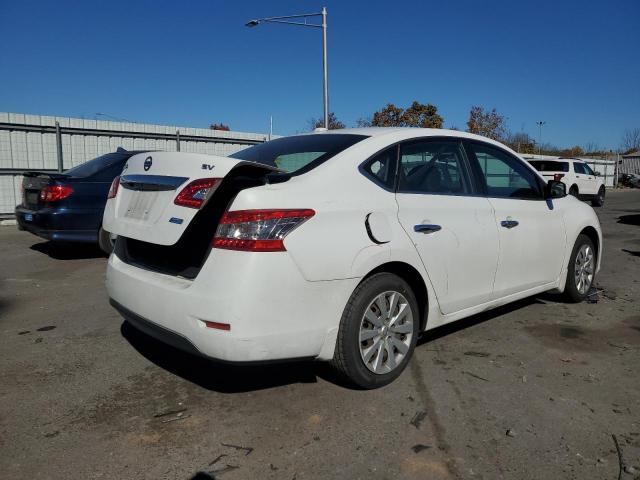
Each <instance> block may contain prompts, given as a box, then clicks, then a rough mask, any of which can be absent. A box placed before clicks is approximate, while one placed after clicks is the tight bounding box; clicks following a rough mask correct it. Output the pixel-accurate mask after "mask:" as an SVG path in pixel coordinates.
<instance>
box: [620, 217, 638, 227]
mask: <svg viewBox="0 0 640 480" xmlns="http://www.w3.org/2000/svg"><path fill="white" fill-rule="evenodd" d="M618 223H622V224H624V225H635V226H639V225H640V214H638V215H620V216H619V217H618Z"/></svg>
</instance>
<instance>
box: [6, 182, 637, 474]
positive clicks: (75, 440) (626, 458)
mask: <svg viewBox="0 0 640 480" xmlns="http://www.w3.org/2000/svg"><path fill="white" fill-rule="evenodd" d="M598 215H599V217H600V221H601V223H602V228H603V231H604V242H605V246H604V258H603V262H604V263H603V269H602V271H601V273H600V275H599V276H598V277H597V287H598V290H599V293H598V296H597V300H598V301H597V303H582V304H577V305H576V304H565V303H563V302H562V301H561V299H559V298H557V297H554V296H551V295H542V296H539V297H534V298H530V299H527V300H524V301H520V302H518V303H516V304H513V305H509V306H506V307H503V308H500V309H498V310H494V311H492V312H488V313H485V314H482V315H479V316H475V317H473V318H471V319H468V320H463V321H461V322H458V323H456V324H453V325H450V326H446V327H443V328H440V329H438V330H436V331H431V332H428V333H427V334H426V335H425V336H424V338H423V339H422V341H421V342H420V343H419V345H418V347H417V349H416V351H415V355H414V357H413V359H412V360H411V362H410V365H409V367H408V368H407V370H406V371H405V372H404V373H403V375H402V376H401V377H400V378H399V379H398V380H397V381H396V382H394V383H393V384H391V385H389V386H387V387H384V388H382V389H379V390H374V391H357V390H352V389H349V388H346V387H345V386H343V385H341V384H340V382H339V381H338V380H336V379H335V378H334V377H333V376H332V374H331V372H330V371H329V370H328V369H327V368H326V367H325V366H323V365H321V364H316V363H298V364H282V365H270V366H262V367H242V368H240V367H229V366H221V365H218V364H216V363H212V362H208V361H205V360H203V359H199V358H195V357H191V356H189V355H187V354H184V353H181V352H178V351H175V350H173V349H172V348H170V347H167V346H165V345H162V344H159V343H157V342H155V341H154V340H152V339H150V338H148V337H146V336H145V335H143V334H141V333H138V332H137V331H136V330H134V329H133V328H131V327H129V326H128V325H127V324H124V323H123V321H122V319H121V318H120V317H119V315H118V314H117V313H116V312H115V311H114V310H113V309H112V308H111V307H110V306H109V304H108V299H107V295H106V292H105V288H104V277H105V266H106V259H105V258H104V257H102V256H101V255H100V252H99V251H98V250H97V249H96V248H93V247H87V246H56V245H54V244H51V243H50V242H46V241H44V240H41V239H38V238H37V237H35V236H32V235H30V234H28V233H26V232H19V231H17V229H16V228H15V227H8V226H4V227H0V329H1V332H2V335H1V336H0V472H2V473H0V477H2V478H6V479H34V478H41V479H49V478H60V479H89V478H109V479H120V478H122V479H129V478H131V479H138V478H153V479H165V478H166V479H191V478H197V479H211V478H216V479H220V478H222V479H224V480H235V479H251V478H260V479H263V478H273V479H286V480H291V479H297V480H302V479H315V478H322V479H324V478H348V479H358V478H362V479H378V478H379V479H383V478H388V479H414V478H428V479H458V478H459V479H466V478H485V479H497V478H513V479H525V478H535V479H564V478H576V479H609V478H610V479H616V478H618V474H619V470H620V469H622V470H623V472H622V476H623V478H629V479H634V478H640V379H639V377H638V372H639V367H640V301H639V300H638V298H639V297H640V283H639V281H640V191H622V192H609V193H608V198H607V203H606V206H605V207H604V208H602V209H598ZM594 300H595V297H594ZM149 301H153V299H149ZM247 301H251V299H247ZM261 301H264V299H263V300H261ZM616 444H617V445H616Z"/></svg>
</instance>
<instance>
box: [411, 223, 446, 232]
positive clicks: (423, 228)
mask: <svg viewBox="0 0 640 480" xmlns="http://www.w3.org/2000/svg"><path fill="white" fill-rule="evenodd" d="M440 230H442V227H441V226H440V225H429V224H426V225H414V226H413V231H414V232H418V233H434V232H438V231H440Z"/></svg>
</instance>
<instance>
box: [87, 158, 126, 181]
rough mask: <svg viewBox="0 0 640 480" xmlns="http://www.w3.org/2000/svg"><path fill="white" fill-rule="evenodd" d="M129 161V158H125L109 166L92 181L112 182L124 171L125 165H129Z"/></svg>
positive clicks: (95, 175) (96, 174) (94, 176)
mask: <svg viewBox="0 0 640 480" xmlns="http://www.w3.org/2000/svg"><path fill="white" fill-rule="evenodd" d="M127 160H128V158H123V159H122V160H118V161H117V162H114V163H113V164H111V165H109V166H108V167H107V168H104V169H102V170H100V171H98V172H97V173H95V174H94V175H93V177H92V180H94V181H96V182H111V181H112V180H113V179H114V178H116V177H117V176H118V175H120V174H121V173H122V169H123V168H124V164H125V163H127Z"/></svg>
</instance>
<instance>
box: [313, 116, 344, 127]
mask: <svg viewBox="0 0 640 480" xmlns="http://www.w3.org/2000/svg"><path fill="white" fill-rule="evenodd" d="M309 127H310V128H309V129H310V130H315V129H316V128H321V127H324V120H323V119H321V118H312V119H311V120H309ZM341 128H345V124H344V123H342V122H341V121H340V120H338V117H336V114H335V113H333V112H329V130H339V129H341Z"/></svg>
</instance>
